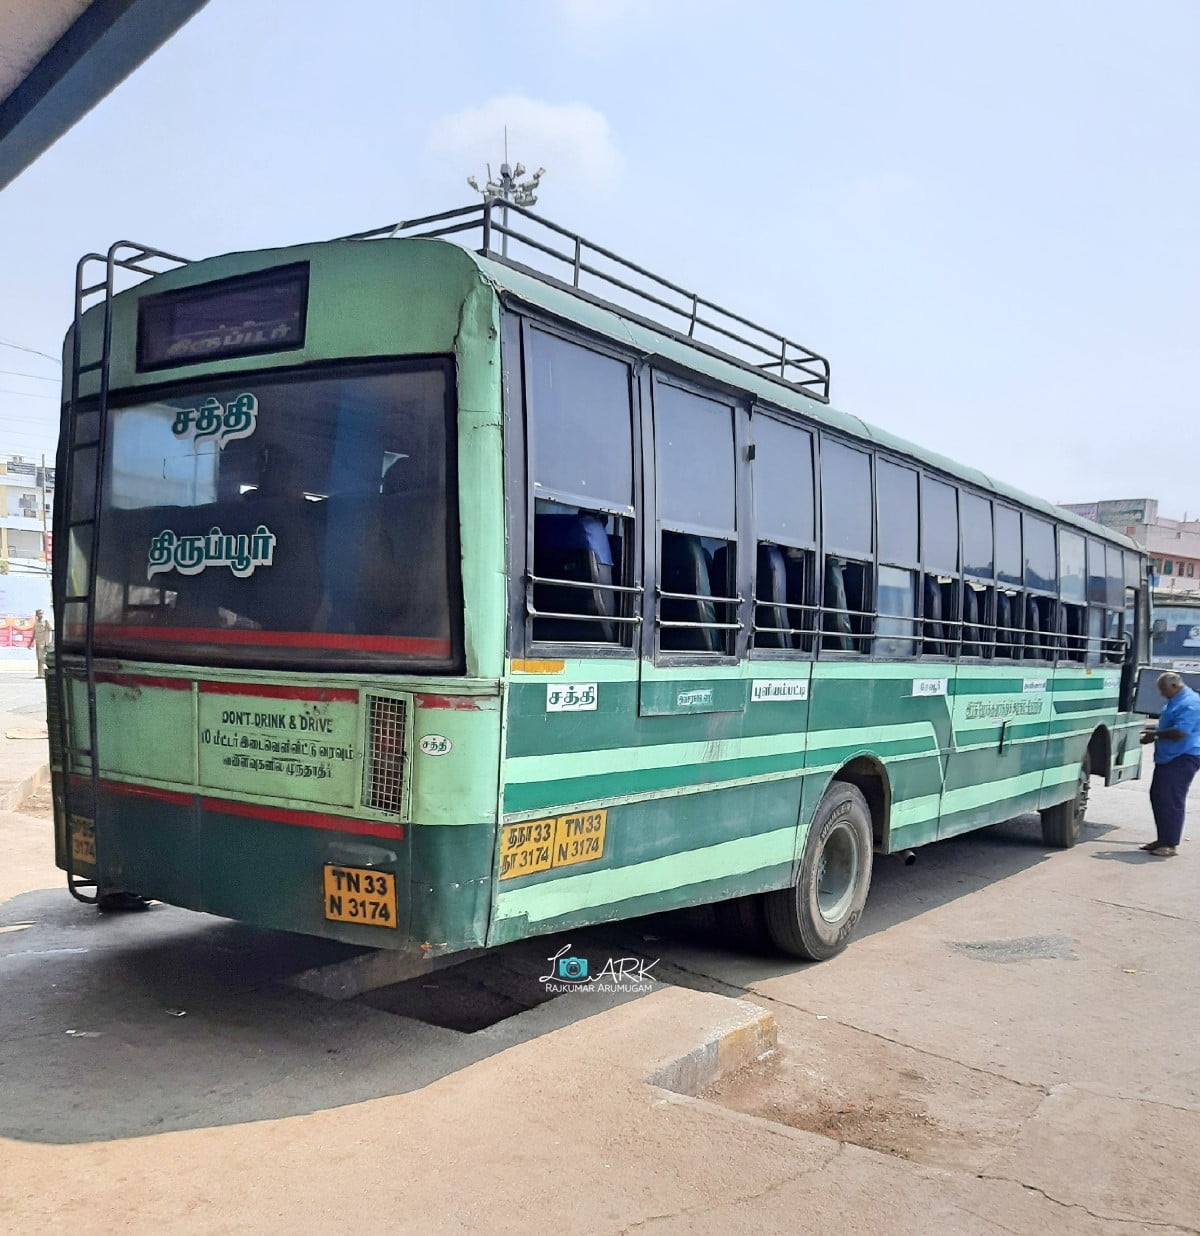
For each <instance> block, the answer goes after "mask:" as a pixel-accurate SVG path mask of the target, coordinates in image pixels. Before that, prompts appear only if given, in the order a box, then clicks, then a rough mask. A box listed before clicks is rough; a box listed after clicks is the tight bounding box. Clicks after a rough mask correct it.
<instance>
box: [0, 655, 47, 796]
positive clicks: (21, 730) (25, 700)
mask: <svg viewBox="0 0 1200 1236" xmlns="http://www.w3.org/2000/svg"><path fill="white" fill-rule="evenodd" d="M49 756H50V752H49V746H48V742H47V739H46V684H45V681H44V680H43V679H41V678H39V677H38V676H37V662H36V661H35V659H34V655H33V653H32V652H29V653H28V659H27V660H25V659H21V660H16V659H9V660H4V661H0V811H11V810H13V809H14V808H16V807H19V806H20V805H21V803H23V802H24V801H25V799H27V798H29V797H30V796H31V795H33V794H35V793H37V791H38V790H40V789H42V788H43V787H44V786H46V785H48V784H49V781H50V762H49Z"/></svg>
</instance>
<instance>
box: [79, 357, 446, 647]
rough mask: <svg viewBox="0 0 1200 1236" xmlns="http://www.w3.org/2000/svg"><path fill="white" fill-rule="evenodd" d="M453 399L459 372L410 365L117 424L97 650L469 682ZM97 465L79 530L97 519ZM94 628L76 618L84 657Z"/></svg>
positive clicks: (208, 400) (230, 387)
mask: <svg viewBox="0 0 1200 1236" xmlns="http://www.w3.org/2000/svg"><path fill="white" fill-rule="evenodd" d="M451 386H452V370H451V367H450V365H449V363H448V362H434V363H429V362H426V363H423V364H421V365H419V366H414V365H406V366H404V367H400V366H399V365H397V364H393V365H391V366H388V367H380V366H374V367H371V368H366V369H364V368H362V367H359V368H357V369H354V370H339V371H330V370H325V371H321V372H318V373H312V372H305V373H303V374H296V373H293V374H289V375H285V376H276V375H246V376H238V377H236V378H234V379H232V380H229V379H226V378H224V377H222V378H221V379H220V380H217V381H213V382H209V383H206V384H204V385H202V386H201V385H196V384H189V385H188V387H187V389H186V391H182V390H181V391H179V392H177V393H176V392H172V393H169V394H161V395H159V396H158V397H157V398H155V399H154V400H146V401H142V402H138V403H135V404H129V405H125V406H115V407H113V408H112V409H111V410H110V412H109V433H108V449H107V451H106V456H107V461H106V467H105V475H104V478H103V488H102V495H101V498H102V501H101V518H100V523H99V527H98V543H99V557H98V569H97V582H96V607H95V608H96V613H95V619H94V622H95V645H96V647H97V648H98V649H102V650H109V651H114V652H134V653H136V654H138V655H145V656H150V657H155V658H160V659H179V658H187V659H192V660H199V661H207V662H212V663H222V662H225V661H234V662H239V663H246V664H305V663H317V662H328V661H330V660H335V661H337V662H340V663H347V662H367V663H374V664H378V663H380V662H386V663H387V664H390V665H393V666H394V665H396V664H397V662H398V661H399V662H403V663H405V664H408V663H414V664H415V665H416V666H417V667H419V668H422V669H431V670H448V669H452V668H454V667H455V666H456V664H457V657H456V650H457V646H458V644H459V642H460V641H459V639H458V637H457V629H458V606H457V604H456V602H455V598H456V597H457V595H458V581H457V576H456V568H455V567H454V565H453V564H454V563H455V562H456V558H457V555H456V553H455V552H454V551H455V546H456V544H457V539H456V534H455V526H454V523H453V515H452V512H453V510H454V504H453V502H452V501H451V497H452V495H450V494H449V493H448V488H449V486H450V484H451V483H452V481H451V478H452V477H453V468H452V466H451V460H452V451H453V431H452V426H453V420H452V413H453V400H452V397H451ZM83 415H84V416H85V417H87V416H88V413H86V412H85V413H84V414H83ZM91 415H92V416H93V417H94V413H93V414H91ZM82 437H83V435H82V434H81V435H80V438H81V439H82ZM88 458H89V452H81V453H80V457H79V463H78V464H77V466H76V470H75V471H76V481H75V484H74V486H73V489H74V492H73V494H72V495H71V497H70V501H71V505H72V515H73V518H75V519H81V518H85V517H86V516H87V515H88V514H90V508H91V505H92V497H91V489H90V483H89V481H90V478H89V477H88V475H87V469H86V466H85V465H86V461H87V460H88ZM92 458H93V462H94V456H92ZM86 531H87V525H84V526H83V527H82V528H79V529H75V533H74V534H73V536H72V540H71V544H70V550H69V558H68V579H67V581H66V590H67V594H68V595H72V594H75V595H79V594H82V593H84V592H85V590H86V580H87V574H86V568H87V554H88V552H89V551H90V545H89V544H88V542H87V538H86V536H79V535H78V534H79V533H85V534H86ZM85 619H86V610H85V609H84V607H83V605H82V604H80V603H75V604H73V605H72V604H68V605H67V606H66V609H65V621H64V627H65V632H64V634H65V637H66V638H65V642H66V643H67V644H71V643H77V642H79V640H80V639H81V637H82V634H83V631H84V629H85Z"/></svg>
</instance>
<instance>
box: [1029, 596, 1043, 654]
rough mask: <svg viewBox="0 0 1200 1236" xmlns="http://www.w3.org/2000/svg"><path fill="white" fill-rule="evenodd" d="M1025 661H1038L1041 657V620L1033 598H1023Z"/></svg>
mask: <svg viewBox="0 0 1200 1236" xmlns="http://www.w3.org/2000/svg"><path fill="white" fill-rule="evenodd" d="M1025 632H1026V635H1027V637H1028V638H1027V639H1026V641H1025V660H1027V661H1039V660H1041V656H1042V647H1041V645H1042V637H1041V633H1042V620H1041V615H1039V614H1038V607H1037V602H1036V601H1035V600H1034V599H1033V597H1026V598H1025Z"/></svg>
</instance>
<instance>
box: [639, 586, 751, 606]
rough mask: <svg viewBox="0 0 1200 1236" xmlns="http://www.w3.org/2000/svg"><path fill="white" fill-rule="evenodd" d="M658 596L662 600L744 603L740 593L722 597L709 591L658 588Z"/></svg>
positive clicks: (721, 603)
mask: <svg viewBox="0 0 1200 1236" xmlns="http://www.w3.org/2000/svg"><path fill="white" fill-rule="evenodd" d="M658 597H659V600H662V601H712V602H713V603H714V604H717V605H740V604H741V603H742V598H741V596H740V595H739V596H732V597H722V596H714V595H712V594H711V593H707V592H667V591H666V589H664V588H659V589H658Z"/></svg>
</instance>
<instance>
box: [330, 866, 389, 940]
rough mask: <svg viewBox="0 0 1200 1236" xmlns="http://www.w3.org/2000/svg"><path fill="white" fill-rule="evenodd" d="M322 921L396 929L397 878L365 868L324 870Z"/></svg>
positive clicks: (331, 867)
mask: <svg viewBox="0 0 1200 1236" xmlns="http://www.w3.org/2000/svg"><path fill="white" fill-rule="evenodd" d="M325 917H326V918H327V919H330V920H331V921H332V922H335V923H363V924H365V925H366V926H368V927H392V928H394V927H396V926H397V923H396V877H395V876H394V875H392V874H391V872H388V871H371V870H369V869H368V868H366V867H334V866H327V867H326V868H325Z"/></svg>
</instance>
